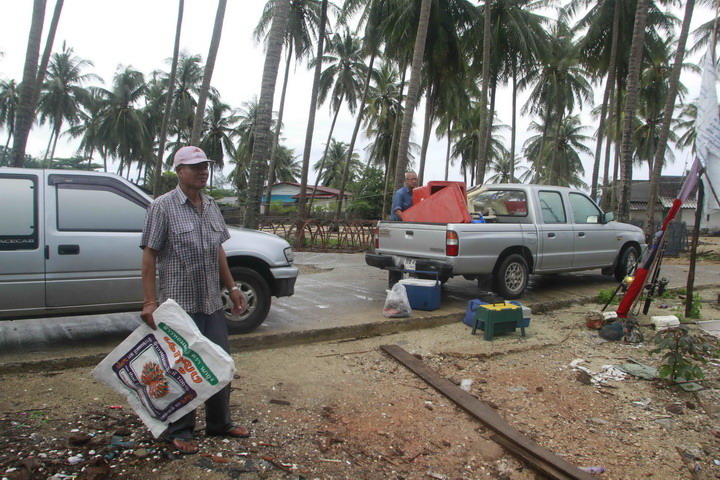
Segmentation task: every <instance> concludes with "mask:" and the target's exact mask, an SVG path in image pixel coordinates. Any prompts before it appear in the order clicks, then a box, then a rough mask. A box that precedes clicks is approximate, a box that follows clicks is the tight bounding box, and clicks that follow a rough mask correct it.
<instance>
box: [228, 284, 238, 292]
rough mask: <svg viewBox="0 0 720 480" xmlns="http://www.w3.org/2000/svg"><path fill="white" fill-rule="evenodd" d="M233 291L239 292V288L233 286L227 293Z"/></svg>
mask: <svg viewBox="0 0 720 480" xmlns="http://www.w3.org/2000/svg"><path fill="white" fill-rule="evenodd" d="M235 290H240V287H238V286H237V285H235V286H234V287H232V288H231V289H230V290H229V291H228V292H234V291H235Z"/></svg>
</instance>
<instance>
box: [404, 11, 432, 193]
mask: <svg viewBox="0 0 720 480" xmlns="http://www.w3.org/2000/svg"><path fill="white" fill-rule="evenodd" d="M430 4H431V0H422V3H421V4H420V15H419V17H418V27H417V31H416V33H415V45H414V46H413V57H412V66H411V68H410V83H409V85H408V93H407V97H406V99H405V105H404V107H403V120H402V128H401V130H400V140H399V143H398V153H397V161H396V163H395V190H397V189H398V188H400V187H401V186H402V184H403V182H404V181H405V169H406V168H407V164H408V150H409V147H410V130H411V129H412V123H413V121H412V119H413V114H414V113H415V106H416V105H417V101H418V95H419V93H420V81H421V71H422V63H423V56H424V53H425V40H426V37H427V32H428V28H429V26H430Z"/></svg>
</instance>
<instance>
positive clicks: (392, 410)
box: [0, 291, 720, 480]
mask: <svg viewBox="0 0 720 480" xmlns="http://www.w3.org/2000/svg"><path fill="white" fill-rule="evenodd" d="M701 295H702V297H703V298H706V299H715V298H717V295H718V292H717V291H703V292H701ZM679 302H680V300H679V299H678V298H672V297H670V298H664V299H661V300H659V301H658V302H656V306H655V307H653V310H652V311H651V314H668V313H672V312H673V309H674V308H675V307H676V306H677V305H678V304H679ZM661 304H665V305H667V306H668V307H669V308H668V309H659V305H661ZM593 308H598V306H597V305H584V306H575V307H571V308H568V309H564V310H560V311H555V312H551V313H548V314H543V315H534V316H533V319H532V323H531V326H530V328H528V329H527V336H526V337H521V336H520V335H519V331H518V333H517V334H508V335H503V336H501V337H496V338H495V339H494V340H493V341H491V342H487V341H484V340H483V338H482V335H477V336H472V335H470V328H469V327H467V326H465V325H464V324H462V323H460V322H458V323H457V324H453V325H448V326H444V327H439V328H433V329H426V330H418V331H413V332H406V333H402V334H395V335H388V336H383V337H374V338H365V339H357V340H353V341H342V342H332V343H320V344H312V345H305V346H296V347H287V348H278V349H272V350H262V351H252V352H244V353H239V354H235V355H234V358H235V361H236V365H237V368H238V375H237V377H236V379H235V380H234V381H233V394H232V400H231V403H232V408H233V412H234V414H235V417H236V420H237V421H238V422H239V423H240V424H243V425H246V426H248V427H249V428H251V430H252V433H253V434H252V437H251V438H249V439H232V440H226V439H218V438H214V437H206V436H204V434H203V433H202V426H203V425H202V422H200V423H199V425H198V432H197V438H198V440H199V442H200V445H201V454H199V455H191V456H180V455H178V454H176V453H173V452H172V451H171V449H170V448H168V445H166V444H163V443H159V442H156V441H155V440H154V439H153V438H152V436H151V435H150V434H149V432H148V431H147V430H146V429H145V428H144V426H143V425H142V424H141V423H140V422H139V420H138V419H137V417H136V415H135V414H134V413H133V412H132V410H131V409H130V408H129V407H128V406H127V403H126V402H125V401H124V399H123V398H122V397H120V395H118V394H116V393H115V392H113V391H111V390H109V389H107V388H106V387H104V386H102V385H100V384H99V383H97V382H96V381H95V380H94V379H92V377H91V376H90V374H89V372H90V370H91V369H90V368H81V369H80V368H78V369H69V370H62V371H45V372H39V373H29V372H27V373H16V374H12V375H10V374H5V375H2V374H0V412H1V413H0V430H1V431H2V435H1V436H0V475H2V476H3V478H9V479H15V478H22V479H29V478H56V479H61V478H93V479H102V478H138V479H140V478H143V479H144V478H157V479H176V478H188V479H189V478H208V479H216V478H217V479H225V478H242V479H255V478H273V479H274V478H278V479H301V478H307V479H314V478H318V479H341V478H352V479H357V478H364V479H419V478H435V479H483V478H487V479H498V478H502V479H534V478H540V476H539V475H538V474H537V473H535V471H534V470H533V469H532V468H530V467H529V466H528V465H526V464H524V463H522V462H521V461H519V460H518V459H517V458H516V457H514V456H513V455H512V454H511V453H509V452H506V451H505V450H504V449H503V448H502V447H500V446H499V445H498V444H496V443H494V442H493V441H492V440H491V439H490V436H491V433H492V432H490V431H489V430H488V429H487V428H486V427H484V426H483V424H482V423H480V422H479V421H478V420H477V419H475V418H474V417H471V416H470V415H469V414H467V413H465V412H464V411H463V410H461V409H459V408H458V407H457V406H455V405H454V404H453V403H452V402H451V401H450V400H448V399H447V398H446V397H444V396H443V395H441V394H440V393H438V392H436V391H435V390H434V389H432V388H431V387H429V386H428V385H427V384H425V383H424V382H423V381H422V380H421V379H419V378H418V377H416V376H415V375H414V374H413V373H412V372H410V371H409V370H407V369H406V368H405V367H404V366H402V365H401V364H399V363H397V362H396V361H395V360H394V359H392V358H391V357H389V356H388V355H386V354H384V353H383V352H382V351H381V350H380V349H379V346H380V345H383V344H397V345H400V346H402V347H403V348H404V349H406V350H408V351H410V352H411V353H413V354H415V355H416V356H418V357H419V358H421V359H422V361H423V362H424V363H425V364H426V365H428V366H429V367H431V368H433V369H434V370H436V371H437V372H438V373H439V374H440V375H442V376H443V377H446V378H449V379H451V380H452V381H454V382H455V383H458V384H460V383H461V382H462V381H463V380H465V382H464V383H465V384H470V387H469V389H470V392H471V393H472V394H473V395H475V396H476V397H477V398H479V399H480V400H482V401H484V402H487V403H488V404H489V405H490V406H491V407H492V408H495V409H496V411H497V412H498V413H499V414H500V415H501V416H502V417H503V418H504V419H505V420H506V421H508V422H509V423H511V424H512V425H513V426H514V427H516V428H517V429H518V430H519V431H520V432H522V433H523V434H524V435H526V436H528V437H529V438H531V439H532V440H534V441H535V442H537V443H538V444H540V445H542V446H544V447H546V448H548V449H549V450H551V451H553V452H554V453H556V454H558V455H560V456H562V457H563V458H565V459H567V460H568V461H570V462H571V463H573V464H575V465H578V466H581V467H589V466H602V467H604V468H605V470H606V471H605V473H604V474H603V478H607V479H640V478H654V479H668V480H670V479H673V480H675V479H685V478H687V479H691V478H701V479H705V478H720V466H718V464H720V438H718V436H720V433H718V430H720V419H719V418H718V410H719V408H718V405H719V404H718V397H719V396H720V382H719V381H718V380H719V379H720V370H719V369H720V363H714V362H713V363H711V364H708V365H706V366H705V367H704V370H705V372H706V381H704V382H703V385H704V387H705V388H704V389H703V390H701V391H700V392H696V393H688V392H685V391H683V390H681V389H679V388H678V387H677V386H667V385H665V384H664V383H662V382H661V381H659V380H650V381H648V380H641V379H636V378H633V377H626V378H625V379H622V380H608V381H607V382H606V383H605V385H604V386H598V385H594V384H592V383H589V377H588V375H585V374H583V373H581V372H579V371H578V370H577V369H576V368H573V367H572V366H571V365H570V364H571V362H573V361H575V363H576V364H579V365H580V366H583V367H585V368H587V369H589V371H590V372H592V373H593V374H594V373H598V372H600V371H601V370H602V368H603V366H604V365H616V364H620V363H626V362H628V359H636V360H638V361H640V362H642V363H645V364H649V365H655V366H657V364H658V362H659V358H658V356H653V357H649V356H648V353H647V352H648V350H650V348H652V344H651V343H650V342H648V341H646V342H644V343H641V344H625V343H621V342H608V341H605V340H603V339H601V338H600V337H599V336H598V333H597V331H595V330H590V329H588V328H587V327H586V325H585V316H586V314H587V313H588V312H589V311H590V310H592V309H593ZM702 312H703V319H718V318H720V313H719V310H718V307H717V304H715V303H711V302H709V301H708V302H706V303H703V309H702ZM639 320H640V323H641V324H642V323H647V320H648V319H646V318H645V317H639ZM693 328H695V327H693ZM641 331H642V332H643V333H644V334H645V337H646V340H647V339H649V338H650V337H651V336H652V335H653V332H652V330H650V328H648V327H641ZM579 359H582V360H583V361H582V362H578V360H579ZM199 416H200V417H202V409H201V410H200V415H199Z"/></svg>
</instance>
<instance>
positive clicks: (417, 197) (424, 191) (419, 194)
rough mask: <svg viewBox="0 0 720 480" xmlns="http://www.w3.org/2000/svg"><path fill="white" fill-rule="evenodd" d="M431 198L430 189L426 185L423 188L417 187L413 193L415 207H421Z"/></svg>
mask: <svg viewBox="0 0 720 480" xmlns="http://www.w3.org/2000/svg"><path fill="white" fill-rule="evenodd" d="M429 196H430V187H429V186H427V185H425V186H422V187H415V188H413V191H412V197H413V205H420V202H422V201H423V200H425V199H426V198H428V197H429Z"/></svg>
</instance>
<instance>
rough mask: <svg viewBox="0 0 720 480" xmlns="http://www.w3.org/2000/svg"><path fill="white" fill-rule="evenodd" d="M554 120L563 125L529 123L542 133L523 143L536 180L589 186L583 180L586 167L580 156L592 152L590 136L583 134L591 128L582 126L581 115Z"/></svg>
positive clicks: (568, 185) (546, 183)
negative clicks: (589, 142) (588, 144)
mask: <svg viewBox="0 0 720 480" xmlns="http://www.w3.org/2000/svg"><path fill="white" fill-rule="evenodd" d="M541 118H548V117H546V116H542V117H541ZM552 121H559V122H560V125H551V126H549V127H548V126H546V125H542V124H540V123H538V122H531V124H530V130H532V131H535V132H540V134H539V135H535V136H532V137H530V138H529V139H528V140H527V141H526V142H525V145H524V149H525V156H526V157H527V159H528V160H529V161H530V162H531V163H532V165H533V167H532V168H533V170H534V172H535V179H534V180H533V181H534V183H540V184H544V185H561V186H567V187H575V188H587V185H586V184H585V182H583V180H582V176H583V174H584V173H585V169H584V168H583V164H582V159H581V157H580V155H581V154H584V155H592V150H590V148H588V147H587V145H586V144H587V142H588V141H589V140H590V137H588V136H587V135H585V134H584V133H582V132H583V131H584V130H587V128H588V127H587V126H585V125H581V123H580V116H579V115H569V116H566V117H564V118H562V119H559V120H557V119H555V118H553V119H552ZM543 132H544V133H543Z"/></svg>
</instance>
